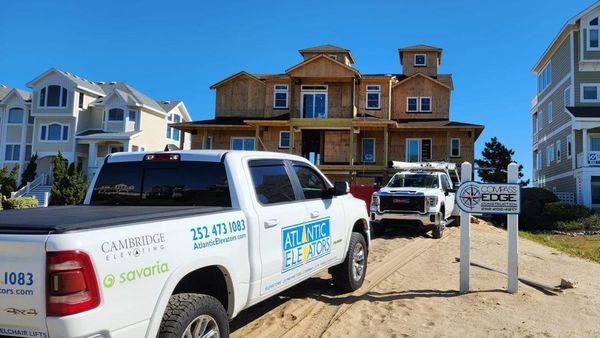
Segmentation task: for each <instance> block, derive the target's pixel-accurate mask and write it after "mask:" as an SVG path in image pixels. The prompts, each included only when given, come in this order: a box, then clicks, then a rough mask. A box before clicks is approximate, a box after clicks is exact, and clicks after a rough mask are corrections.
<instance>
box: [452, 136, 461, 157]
mask: <svg viewBox="0 0 600 338" xmlns="http://www.w3.org/2000/svg"><path fill="white" fill-rule="evenodd" d="M450 157H460V139H459V138H453V139H451V140H450Z"/></svg>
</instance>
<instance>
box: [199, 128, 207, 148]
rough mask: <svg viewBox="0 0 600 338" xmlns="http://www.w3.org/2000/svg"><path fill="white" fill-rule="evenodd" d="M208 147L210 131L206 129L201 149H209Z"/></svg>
mask: <svg viewBox="0 0 600 338" xmlns="http://www.w3.org/2000/svg"><path fill="white" fill-rule="evenodd" d="M207 145H208V129H204V135H203V136H202V147H201V148H200V149H207Z"/></svg>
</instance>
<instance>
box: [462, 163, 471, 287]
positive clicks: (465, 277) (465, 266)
mask: <svg viewBox="0 0 600 338" xmlns="http://www.w3.org/2000/svg"><path fill="white" fill-rule="evenodd" d="M472 169H473V168H472V166H471V163H469V162H464V163H463V164H462V165H461V166H460V176H461V182H469V181H471V180H472V178H471V177H472V176H471V174H472ZM470 270H471V214H470V213H468V212H466V211H464V210H462V209H461V210H460V293H467V292H469V290H470V285H469V274H470Z"/></svg>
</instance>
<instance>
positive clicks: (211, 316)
mask: <svg viewBox="0 0 600 338" xmlns="http://www.w3.org/2000/svg"><path fill="white" fill-rule="evenodd" d="M158 337H160V338H182V337H184V338H188V337H189V338H192V337H193V338H196V337H214V338H222V337H229V321H228V319H227V313H226V312H225V308H223V305H222V304H221V302H219V301H218V300H217V299H216V298H215V297H212V296H208V295H201V294H195V293H181V294H177V295H173V296H171V299H169V304H168V305H167V309H166V310H165V313H164V315H163V318H162V322H161V323H160V329H159V332H158Z"/></svg>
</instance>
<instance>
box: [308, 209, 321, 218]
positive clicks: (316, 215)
mask: <svg viewBox="0 0 600 338" xmlns="http://www.w3.org/2000/svg"><path fill="white" fill-rule="evenodd" d="M319 216H321V212H320V211H318V210H315V211H313V212H311V213H310V218H317V217H319Z"/></svg>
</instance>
